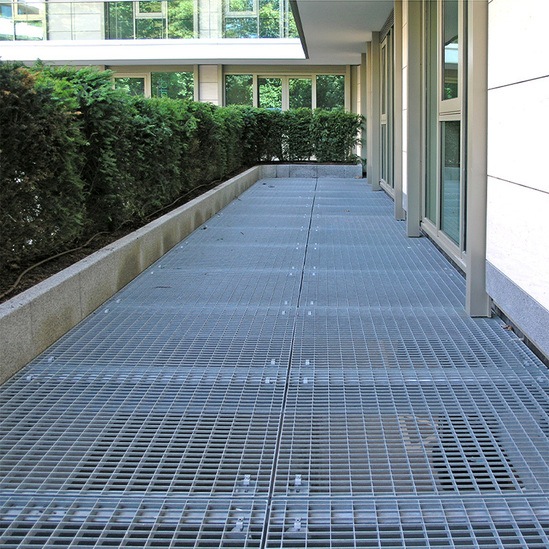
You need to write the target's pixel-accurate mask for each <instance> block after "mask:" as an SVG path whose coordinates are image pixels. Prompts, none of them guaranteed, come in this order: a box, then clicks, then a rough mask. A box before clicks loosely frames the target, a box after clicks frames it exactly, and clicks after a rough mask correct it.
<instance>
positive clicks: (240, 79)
mask: <svg viewBox="0 0 549 549" xmlns="http://www.w3.org/2000/svg"><path fill="white" fill-rule="evenodd" d="M225 104H226V105H246V106H249V107H251V106H253V76H252V75H251V74H227V75H226V76H225Z"/></svg>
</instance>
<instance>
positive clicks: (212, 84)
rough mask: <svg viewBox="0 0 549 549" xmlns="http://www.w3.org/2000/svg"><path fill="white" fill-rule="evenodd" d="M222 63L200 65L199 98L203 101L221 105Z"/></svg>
mask: <svg viewBox="0 0 549 549" xmlns="http://www.w3.org/2000/svg"><path fill="white" fill-rule="evenodd" d="M220 73H221V66H220V65H199V66H198V79H199V80H198V99H199V101H202V102H203V103H213V104H214V105H221V104H222V103H223V101H222V93H221V91H222V82H220Z"/></svg>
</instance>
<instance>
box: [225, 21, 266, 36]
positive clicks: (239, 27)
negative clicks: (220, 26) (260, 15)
mask: <svg viewBox="0 0 549 549" xmlns="http://www.w3.org/2000/svg"><path fill="white" fill-rule="evenodd" d="M257 33H258V29H257V18H256V17H230V18H226V19H225V34H224V36H225V38H257Z"/></svg>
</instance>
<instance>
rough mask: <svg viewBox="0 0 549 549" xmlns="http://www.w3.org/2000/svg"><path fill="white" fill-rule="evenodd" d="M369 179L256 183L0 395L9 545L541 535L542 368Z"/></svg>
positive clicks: (508, 542)
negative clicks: (482, 313) (470, 312)
mask: <svg viewBox="0 0 549 549" xmlns="http://www.w3.org/2000/svg"><path fill="white" fill-rule="evenodd" d="M404 232H405V231H404V224H403V223H402V222H396V221H394V220H393V219H392V202H391V201H390V200H389V199H388V197H387V196H386V195H385V194H384V193H373V192H370V190H369V188H368V187H367V185H366V184H365V183H364V181H358V180H357V181H354V180H335V179H331V180H330V179H319V180H315V179H267V180H263V181H262V182H259V183H258V184H256V185H254V186H253V187H252V188H250V189H249V190H248V191H246V192H245V193H244V194H243V195H241V197H240V198H239V199H238V200H235V201H233V202H232V203H231V204H230V205H229V206H227V207H226V208H225V209H223V210H222V211H221V212H219V213H218V214H216V215H215V216H214V217H212V218H211V219H210V220H208V221H207V222H206V223H205V224H203V225H202V226H201V227H200V228H199V229H198V230H196V231H195V232H194V233H192V234H191V235H189V236H188V237H187V238H186V239H185V240H183V241H182V242H181V243H180V244H179V245H178V246H176V247H174V248H173V249H172V250H171V251H170V252H169V253H168V254H167V255H166V256H164V257H163V258H162V259H160V260H159V261H158V262H157V263H156V264H154V265H152V266H151V267H150V268H149V269H147V270H146V271H145V272H144V273H143V274H142V275H141V276H140V277H139V278H138V279H136V280H135V281H134V282H133V283H132V284H130V285H128V287H127V288H125V289H124V290H123V291H122V292H120V293H119V294H118V295H116V296H115V297H113V298H112V299H111V300H109V301H108V302H107V303H106V304H105V305H103V306H102V307H101V308H100V309H99V310H98V311H97V312H96V313H94V314H92V315H90V317H88V319H86V320H85V321H84V322H83V323H81V324H80V325H79V326H77V327H76V328H75V329H73V330H72V331H71V332H70V333H68V334H67V335H66V336H65V337H63V338H62V339H61V340H60V341H58V342H57V343H56V344H55V345H53V346H52V347H51V348H50V349H48V350H47V352H46V353H44V354H43V355H42V356H40V357H38V358H37V359H36V360H34V361H33V362H32V363H31V364H30V365H29V366H28V367H27V368H25V369H24V370H23V371H21V372H20V373H19V374H18V375H16V376H15V377H14V378H13V379H12V380H10V381H9V382H8V383H6V384H5V385H4V386H3V387H2V401H1V407H0V413H1V414H2V418H3V423H2V424H1V430H0V436H1V439H0V440H1V444H2V445H3V448H4V447H6V449H7V450H6V451H5V452H4V453H3V455H2V457H1V458H0V471H1V473H0V493H1V494H2V496H3V499H2V501H3V503H2V504H0V542H1V543H3V545H6V546H7V547H20V548H22V549H26V548H27V547H33V546H37V547H39V546H48V547H49V546H60V547H69V546H70V547H104V546H111V547H254V548H262V549H263V548H265V547H287V548H291V549H295V548H297V547H319V548H330V547H335V546H338V547H341V548H343V547H345V548H346V547H385V546H387V547H409V546H419V547H440V546H444V547H463V546H475V547H494V546H498V547H509V548H514V547H528V548H529V547H538V546H539V547H540V548H541V547H544V548H545V547H547V546H548V545H549V543H548V538H547V536H548V529H549V517H548V512H547V509H548V508H549V501H548V499H547V495H548V493H549V459H548V456H549V375H548V370H547V369H546V368H545V367H544V366H543V364H542V363H541V362H540V361H539V360H538V359H537V358H536V357H535V356H534V355H533V354H532V353H531V352H530V351H529V350H528V349H527V348H526V347H525V346H524V345H523V344H522V342H521V341H520V340H519V338H518V337H517V336H515V335H514V334H513V333H510V332H509V331H507V330H505V329H504V326H503V324H502V323H501V322H499V321H497V320H494V319H488V320H485V319H475V320H473V319H470V318H468V317H466V315H465V313H464V312H463V305H462V303H463V301H464V280H463V278H462V277H461V276H460V275H458V274H457V273H456V271H454V270H453V267H451V266H450V265H449V264H448V263H447V261H446V260H445V259H444V258H443V257H442V256H441V254H439V252H438V251H437V250H436V249H435V248H434V246H433V245H432V244H431V243H430V242H429V241H428V240H427V239H406V238H405V237H404Z"/></svg>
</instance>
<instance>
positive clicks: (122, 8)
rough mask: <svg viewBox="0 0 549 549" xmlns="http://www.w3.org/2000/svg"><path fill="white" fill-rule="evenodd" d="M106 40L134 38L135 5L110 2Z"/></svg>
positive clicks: (107, 5)
mask: <svg viewBox="0 0 549 549" xmlns="http://www.w3.org/2000/svg"><path fill="white" fill-rule="evenodd" d="M105 7H106V10H107V25H106V31H105V38H107V39H112V40H123V39H131V38H133V37H134V29H133V5H132V3H131V2H108V3H106V4H105Z"/></svg>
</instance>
